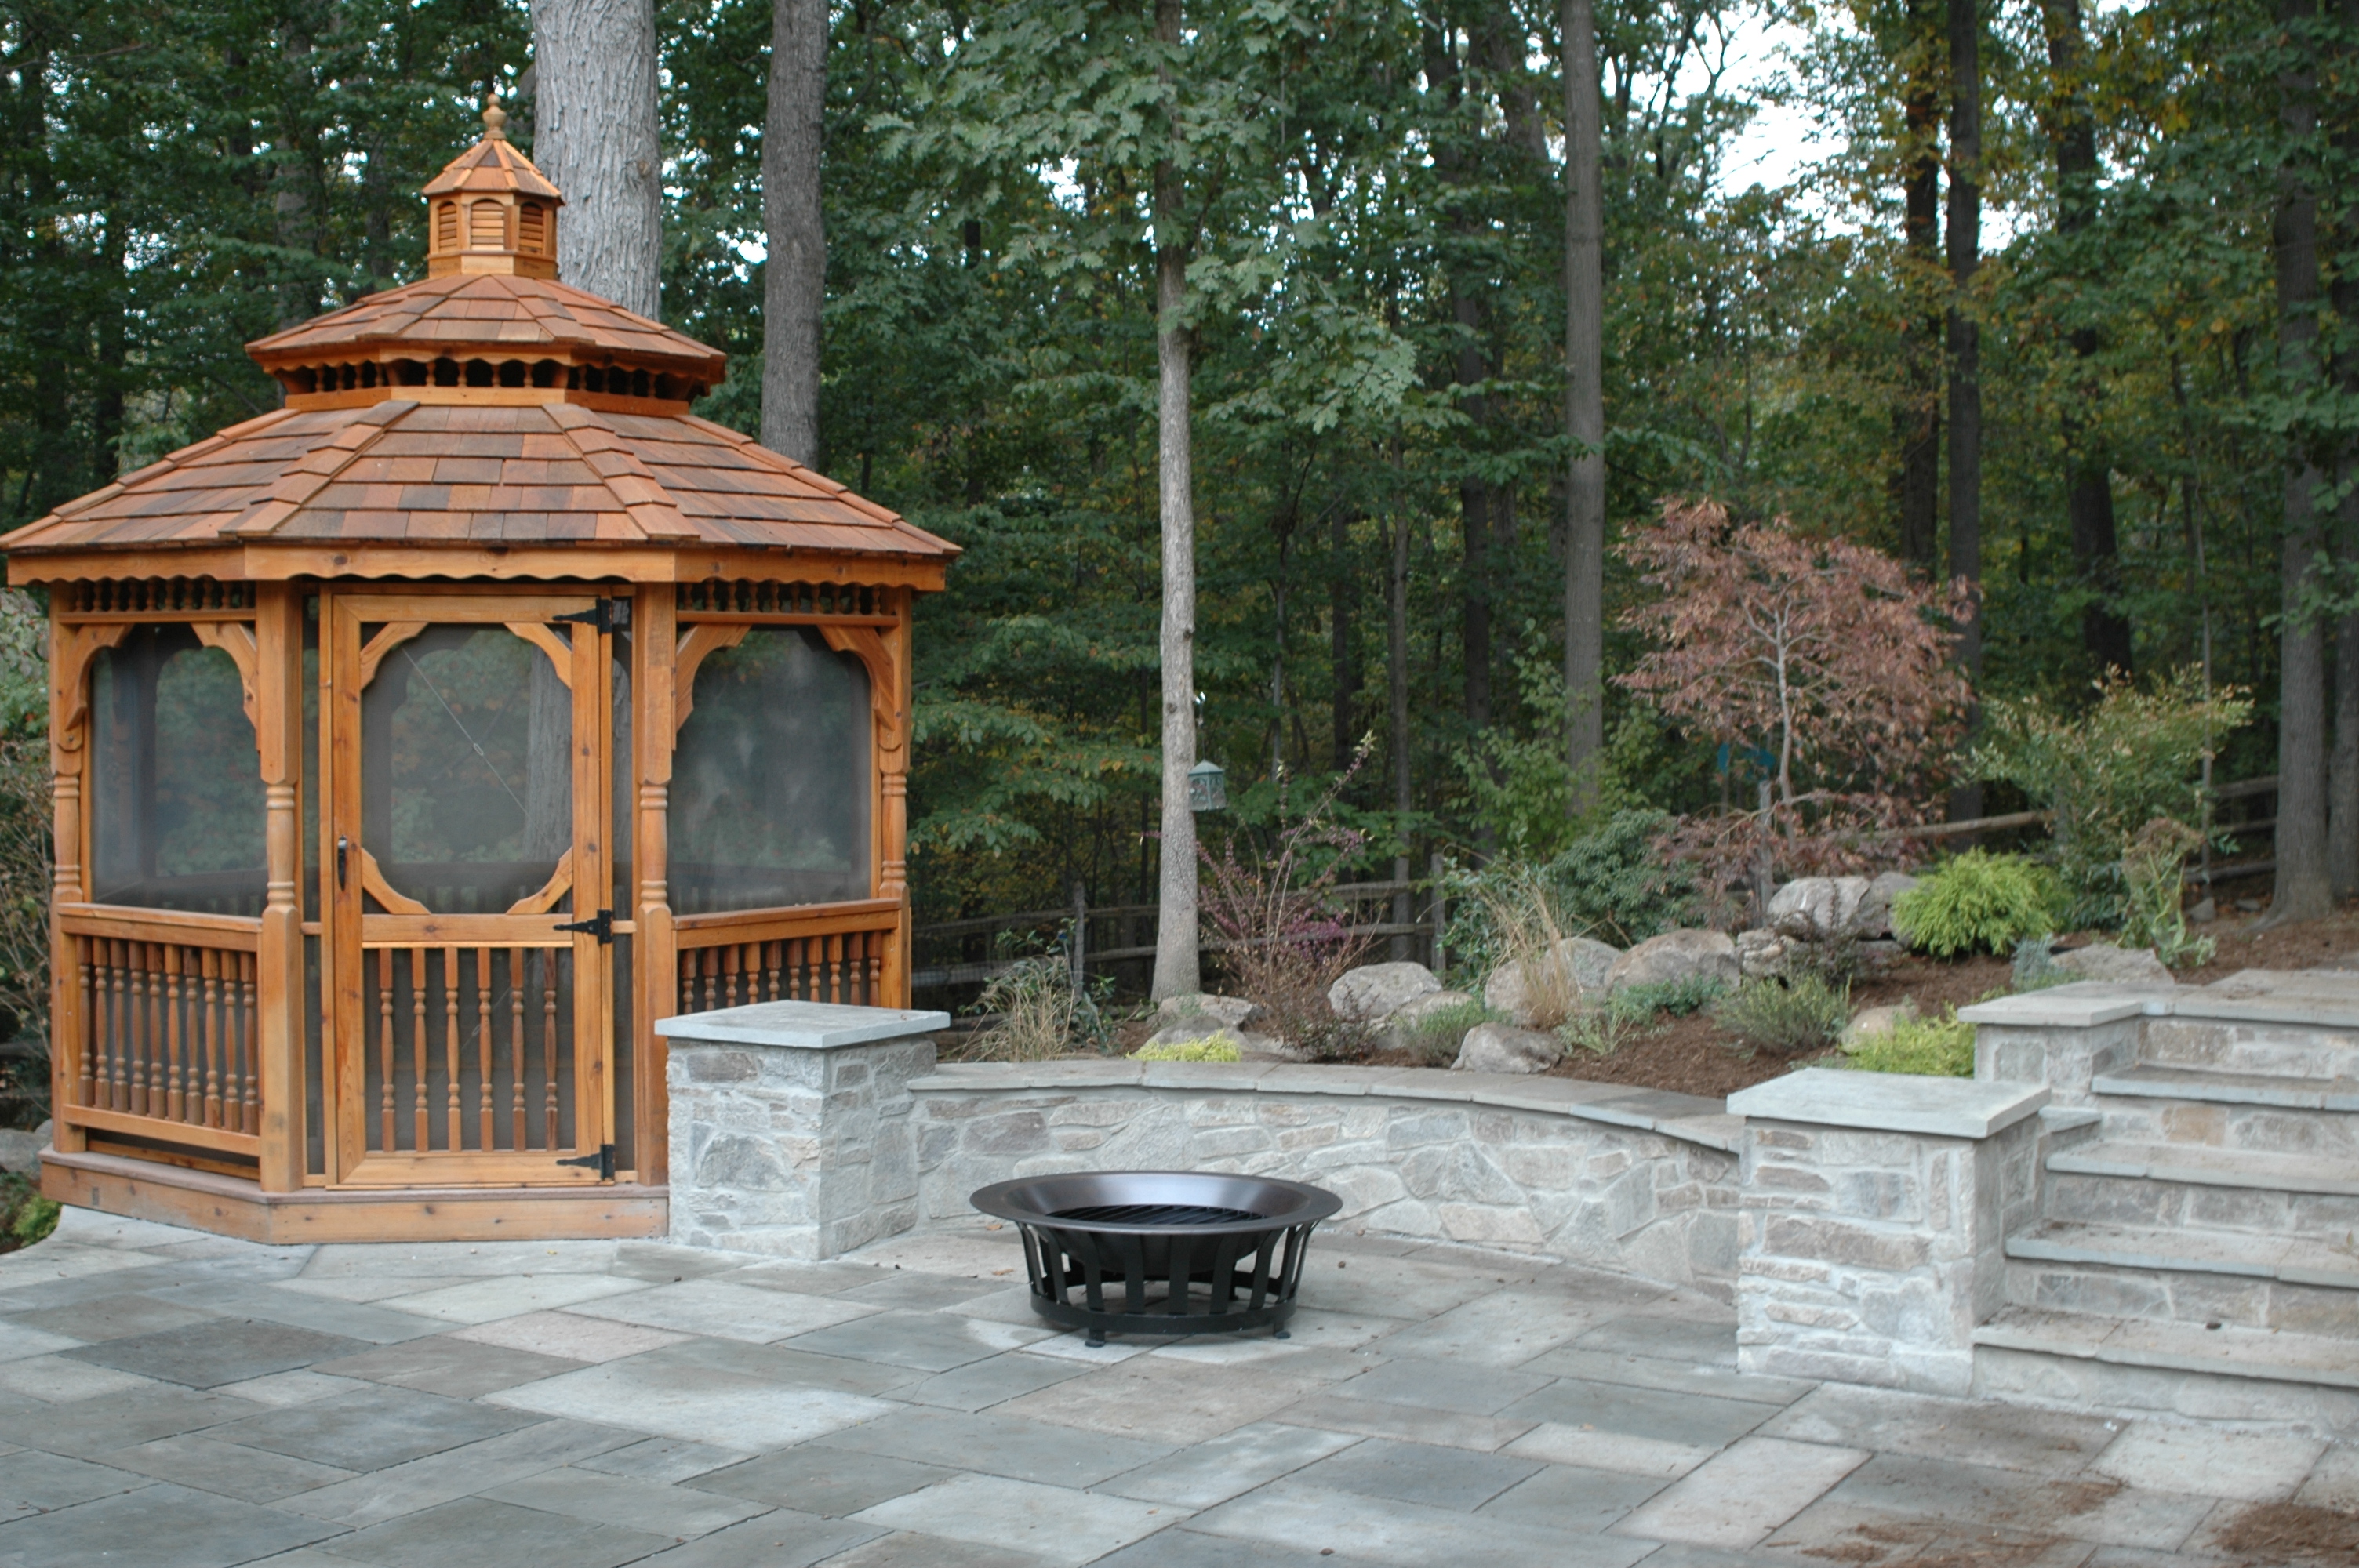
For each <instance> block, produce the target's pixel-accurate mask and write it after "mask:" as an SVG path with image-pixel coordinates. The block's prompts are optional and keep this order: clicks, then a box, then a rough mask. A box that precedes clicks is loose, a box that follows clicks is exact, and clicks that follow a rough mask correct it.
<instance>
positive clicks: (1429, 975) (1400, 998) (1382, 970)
mask: <svg viewBox="0 0 2359 1568" xmlns="http://www.w3.org/2000/svg"><path fill="white" fill-rule="evenodd" d="M1440 989H1441V982H1440V980H1437V979H1434V978H1433V971H1432V970H1431V969H1429V968H1426V967H1425V966H1424V965H1423V964H1363V965H1361V966H1360V967H1359V968H1356V969H1347V970H1345V971H1344V974H1343V979H1339V980H1337V981H1336V982H1335V983H1334V984H1333V985H1332V986H1329V987H1328V988H1327V1006H1328V1007H1329V1009H1330V1010H1332V1011H1333V1012H1334V1014H1335V1016H1336V1017H1338V1018H1340V1019H1342V1020H1343V1022H1346V1023H1378V1022H1383V1021H1384V1020H1386V1019H1387V1018H1390V1017H1391V1016H1392V1015H1393V1014H1394V1013H1396V1012H1398V1011H1400V1010H1401V1009H1402V1008H1404V1007H1406V1006H1408V1004H1409V1003H1410V1002H1412V1001H1415V1000H1417V999H1418V998H1419V997H1424V996H1431V995H1433V994H1434V993H1435V992H1436V991H1439V990H1440Z"/></svg>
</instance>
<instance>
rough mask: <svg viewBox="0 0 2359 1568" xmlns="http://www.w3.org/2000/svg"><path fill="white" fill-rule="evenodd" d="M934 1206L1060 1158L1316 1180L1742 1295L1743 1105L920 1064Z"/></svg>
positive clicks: (1361, 1203)
mask: <svg viewBox="0 0 2359 1568" xmlns="http://www.w3.org/2000/svg"><path fill="white" fill-rule="evenodd" d="M909 1091H910V1095H911V1098H912V1099H913V1101H914V1102H915V1110H914V1113H913V1116H912V1124H911V1129H910V1131H911V1136H912V1138H913V1140H914V1142H915V1144H916V1148H917V1162H918V1206H919V1215H920V1218H921V1221H922V1222H932V1223H951V1222H955V1221H958V1220H961V1219H962V1218H964V1217H967V1216H969V1215H971V1214H972V1213H973V1210H972V1209H971V1208H970V1207H969V1206H968V1203H967V1195H968V1194H970V1193H972V1192H973V1191H974V1190H975V1189H976V1188H977V1187H981V1186H984V1185H987V1184H990V1183H993V1182H999V1181H1006V1180H1008V1179H1010V1178H1011V1177H1016V1176H1027V1175H1038V1174H1044V1173H1051V1172H1058V1171H1087V1170H1189V1171H1237V1172H1244V1173H1251V1174H1255V1175H1270V1176H1281V1177H1287V1178H1290V1179H1293V1180H1298V1181H1305V1182H1313V1183H1316V1184H1318V1185H1320V1186H1322V1187H1325V1188H1327V1189H1328V1190H1329V1191H1331V1192H1333V1193H1335V1194H1336V1195H1339V1196H1341V1197H1342V1198H1343V1213H1342V1215H1341V1216H1340V1217H1338V1218H1337V1220H1336V1221H1335V1222H1334V1223H1337V1224H1349V1225H1351V1226H1353V1227H1355V1228H1363V1229H1365V1230H1368V1231H1372V1232H1381V1233H1383V1234H1386V1235H1391V1236H1409V1237H1430V1238H1434V1239H1437V1240H1450V1241H1462V1242H1469V1243H1473V1244H1478V1245H1481V1246H1484V1247H1495V1248H1500V1249H1508V1250H1514V1251H1522V1252H1530V1253H1535V1254H1538V1255H1543V1256H1547V1257H1550V1258H1556V1259H1561V1260H1566V1261H1571V1262H1579V1263H1583V1264H1587V1265H1590V1266H1592V1267H1595V1268H1601V1269H1610V1270H1613V1271H1616V1272H1620V1273H1625V1274H1635V1275H1638V1276H1640V1277H1643V1278H1646V1279H1650V1280H1659V1281H1665V1282H1667V1283H1671V1284H1680V1285H1688V1286H1691V1287H1694V1288H1696V1289H1698V1290H1701V1291H1704V1292H1709V1293H1710V1294H1712V1295H1714V1296H1717V1297H1719V1298H1720V1299H1721V1300H1723V1301H1727V1300H1730V1299H1732V1298H1733V1296H1734V1287H1735V1275H1736V1244H1737V1229H1736V1209H1737V1192H1736V1178H1737V1160H1736V1154H1735V1146H1736V1138H1737V1134H1738V1131H1739V1127H1738V1124H1737V1121H1736V1119H1734V1118H1733V1117H1729V1116H1726V1115H1723V1114H1721V1112H1720V1106H1719V1102H1717V1101H1713V1100H1703V1099H1698V1098H1694V1097H1692V1096H1688V1095H1671V1094H1661V1093H1657V1092H1654V1091H1650V1090H1643V1089H1632V1088H1627V1087H1622V1086H1618V1085H1612V1084H1593V1083H1583V1082H1581V1081H1579V1080H1576V1079H1570V1078H1529V1077H1509V1076H1499V1077H1493V1076H1487V1075H1480V1074H1471V1073H1459V1072H1447V1071H1441V1070H1437V1069H1419V1068H1400V1069H1384V1068H1375V1069H1354V1068H1349V1067H1319V1066H1307V1067H1296V1066H1276V1065H1262V1064H1257V1063H1246V1064H1242V1065H1227V1064H1216V1063H1193V1062H1154V1063H1142V1062H1105V1063H1097V1062H1049V1063H1038V1064H973V1065H963V1064H962V1065H950V1066H945V1067H942V1068H940V1069H939V1070H938V1071H936V1072H935V1073H934V1074H932V1075H931V1076H926V1077H921V1078H918V1079H915V1080H913V1081H912V1082H911V1083H910V1085H909Z"/></svg>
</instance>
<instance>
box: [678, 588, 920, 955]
mask: <svg viewBox="0 0 2359 1568" xmlns="http://www.w3.org/2000/svg"><path fill="white" fill-rule="evenodd" d="M871 733H872V731H871V727H870V719H869V707H868V672H867V670H866V669H865V668H864V666H863V665H861V663H860V661H859V660H858V659H855V658H853V656H852V655H850V654H838V653H836V652H834V651H833V650H832V649H831V648H829V647H828V645H827V643H826V642H825V641H824V640H823V639H822V638H821V636H820V634H819V633H817V632H814V631H811V630H810V629H809V628H807V627H800V626H757V627H756V628H754V629H753V630H752V631H750V632H748V633H746V634H745V641H744V642H743V643H739V644H738V645H737V646H736V647H734V648H723V649H721V650H720V651H718V652H716V653H714V654H710V655H708V656H707V657H706V659H705V661H704V663H703V664H702V665H699V666H698V668H697V672H696V686H695V689H694V706H693V708H691V709H690V713H689V716H688V722H687V723H685V724H683V725H681V726H680V730H679V744H678V747H677V749H676V750H675V751H674V752H673V756H672V785H671V814H670V821H671V893H672V907H673V908H674V909H675V910H677V911H678V912H679V913H680V914H702V913H705V912H707V911H712V910H730V909H771V908H777V907H779V906H781V905H787V904H799V903H837V902H840V901H843V900H845V899H857V898H866V897H868V896H869V870H870V868H869V860H870V849H869V813H870V805H869V797H870V794H871V791H872V788H873V784H872V781H871V769H872V767H873V765H874V763H873V759H872V757H871V755H870V738H871Z"/></svg>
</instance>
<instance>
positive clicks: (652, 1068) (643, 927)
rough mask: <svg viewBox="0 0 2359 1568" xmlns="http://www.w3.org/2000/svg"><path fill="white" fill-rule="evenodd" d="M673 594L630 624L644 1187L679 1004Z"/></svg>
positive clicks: (643, 603) (635, 1090) (644, 605)
mask: <svg viewBox="0 0 2359 1568" xmlns="http://www.w3.org/2000/svg"><path fill="white" fill-rule="evenodd" d="M678 611H679V598H678V595H677V594H676V592H675V590H674V589H673V588H672V585H671V584H669V583H651V584H648V585H647V586H646V587H643V588H641V589H639V591H638V602H637V603H636V605H635V606H633V609H632V619H631V625H632V628H633V631H632V635H631V699H632V701H633V702H634V703H635V704H636V711H635V712H634V713H633V714H632V717H631V749H632V750H633V751H634V752H636V753H637V755H636V757H634V758H633V759H632V765H631V777H632V778H633V779H634V780H635V781H636V786H637V791H638V802H637V808H636V811H634V812H633V814H632V815H633V818H634V827H635V829H636V839H635V842H634V843H633V844H632V847H631V854H632V860H631V864H632V865H633V866H635V867H636V868H637V875H638V883H639V885H638V899H637V907H636V909H635V910H634V911H633V912H632V918H633V919H634V920H635V921H636V923H637V925H638V936H637V939H636V952H635V953H634V954H633V957H634V959H635V968H634V970H633V979H635V980H636V984H635V985H634V986H633V987H632V988H631V989H632V990H633V991H634V992H635V993H636V995H635V996H634V998H633V1000H632V1011H633V1014H634V1017H633V1019H632V1028H631V1064H632V1068H633V1083H632V1092H631V1125H632V1128H633V1130H634V1136H633V1142H634V1143H635V1145H636V1147H635V1149H634V1150H633V1152H632V1165H633V1168H634V1169H635V1170H636V1172H637V1173H638V1179H639V1181H640V1182H641V1184H645V1185H648V1186H659V1185H661V1184H664V1183H665V1182H666V1181H668V1180H669V1177H670V1131H671V1126H670V1116H669V1098H668V1097H667V1095H666V1092H665V1089H664V1069H665V1066H666V1064H667V1063H668V1062H669V1052H668V1051H667V1050H666V1048H665V1045H664V1040H663V1036H661V1035H659V1034H658V1033H656V1031H655V1025H656V1021H657V1020H658V1019H660V1018H669V1017H671V1016H672V1015H673V1014H674V1013H676V1012H678V1011H679V953H678V947H677V943H676V940H675V937H674V935H673V931H672V920H671V914H672V912H671V868H670V860H669V853H668V850H669V844H668V842H667V838H666V835H667V833H668V832H669V827H668V822H669V814H670V809H671V804H670V803H671V754H672V742H673V741H674V740H675V739H676V738H677V735H678V731H679V719H678V716H677V714H676V712H675V706H674V705H675V688H674V676H675V670H674V661H675V659H676V657H677V655H678V651H679V627H678Z"/></svg>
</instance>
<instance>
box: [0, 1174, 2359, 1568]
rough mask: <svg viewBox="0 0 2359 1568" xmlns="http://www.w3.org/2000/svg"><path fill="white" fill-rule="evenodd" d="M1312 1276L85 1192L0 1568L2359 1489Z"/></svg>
mask: <svg viewBox="0 0 2359 1568" xmlns="http://www.w3.org/2000/svg"><path fill="white" fill-rule="evenodd" d="M1311 1264H1312V1267H1311V1269H1310V1272H1309V1274H1308V1275H1307V1277H1306V1283H1305V1285H1304V1287H1303V1289H1304V1303H1305V1305H1304V1307H1303V1310H1302V1311H1301V1312H1300V1313H1299V1314H1297V1316H1296V1318H1295V1320H1294V1323H1293V1325H1292V1331H1293V1334H1292V1337H1291V1338H1289V1339H1287V1340H1277V1339H1273V1338H1271V1337H1269V1336H1263V1335H1255V1336H1241V1337H1229V1336H1200V1337H1197V1338H1193V1339H1180V1340H1177V1341H1174V1340H1168V1339H1163V1338H1150V1337H1141V1338H1124V1337H1119V1336H1118V1337H1117V1338H1116V1339H1114V1341H1113V1342H1111V1343H1109V1344H1106V1345H1104V1346H1095V1347H1093V1346H1088V1345H1087V1344H1086V1343H1084V1341H1083V1338H1082V1336H1080V1335H1078V1334H1072V1333H1065V1332H1052V1331H1051V1330H1050V1329H1049V1327H1048V1326H1047V1325H1043V1324H1041V1323H1040V1321H1039V1320H1038V1317H1037V1316H1036V1315H1035V1314H1033V1313H1032V1311H1031V1309H1030V1305H1029V1303H1028V1299H1027V1295H1026V1292H1025V1290H1024V1287H1023V1284H1022V1279H1023V1275H1022V1260H1021V1257H1020V1255H1019V1254H1018V1252H1017V1250H1016V1242H1015V1238H1014V1235H1013V1233H1012V1232H1009V1231H1007V1230H1006V1229H1005V1228H1004V1227H1003V1228H1002V1229H1000V1230H997V1231H993V1230H990V1229H988V1228H987V1227H984V1226H982V1225H980V1224H978V1225H975V1226H972V1227H963V1228H960V1227H952V1228H950V1229H946V1230H938V1231H932V1232H927V1233H923V1234H919V1235H913V1236H908V1237H901V1238H894V1239H893V1240H890V1241H887V1242H884V1243H880V1244H878V1245H876V1246H875V1247H872V1248H870V1249H865V1250H864V1251H863V1252H861V1253H858V1254H854V1255H853V1256H852V1257H850V1258H845V1259H839V1260H834V1261H832V1262H828V1263H821V1264H806V1263H795V1262H789V1261H781V1260H766V1259H756V1258H749V1257H745V1256H740V1255H734V1254H728V1253H717V1252H707V1251H692V1250H684V1249H673V1248H670V1247H667V1246H664V1245H662V1244H659V1243H653V1242H612V1241H607V1242H553V1243H535V1242H503V1243H473V1244H471V1243H437V1244H422V1245H421V1244H404V1243H396V1244H386V1245H381V1246H366V1245H359V1244H337V1245H333V1246H319V1247H277V1248H263V1247H255V1246H251V1245H249V1244H247V1243H244V1242H239V1241H236V1240H234V1239H232V1238H222V1237H209V1236H203V1235H201V1234H198V1233H195V1232H190V1231H185V1230H179V1229H175V1228H173V1227H168V1226H157V1225H148V1224H145V1223H143V1222H117V1221H113V1220H108V1219H105V1218H104V1217H96V1216H91V1215H89V1214H87V1212H86V1211H79V1210H71V1211H69V1213H68V1217H67V1222H66V1224H65V1225H64V1226H63V1227H62V1228H61V1231H60V1235H59V1236H58V1237H57V1238H53V1239H52V1240H50V1241H48V1242H44V1243H42V1244H41V1245H39V1246H38V1247H35V1248H30V1249H26V1250H25V1251H23V1252H20V1253H17V1254H14V1255H12V1256H10V1257H8V1258H5V1259H0V1568H18V1565H20V1564H22V1565H26V1568H31V1565H35V1564H38V1568H50V1565H51V1564H68V1565H71V1564H76V1563H98V1562H102V1561H103V1562H105V1563H109V1564H118V1563H135V1564H137V1563H150V1564H154V1565H156V1568H242V1565H244V1564H246V1563H265V1562H270V1563H275V1568H353V1564H355V1563H378V1564H382V1565H384V1568H424V1565H425V1564H428V1563H445V1562H451V1563H465V1564H468V1565H469V1568H478V1565H481V1564H485V1563H506V1562H512V1561H514V1562H541V1561H550V1562H561V1563H565V1564H566V1565H567V1568H577V1565H582V1564H588V1565H592V1568H599V1565H603V1564H615V1565H618V1568H619V1565H620V1564H623V1563H632V1564H635V1565H636V1564H648V1565H653V1564H661V1565H663V1568H809V1565H821V1564H823V1565H825V1568H1043V1565H1046V1564H1050V1563H1056V1564H1065V1563H1076V1564H1077V1563H1086V1562H1097V1563H1105V1564H1108V1565H1109V1568H1215V1565H1217V1568H1279V1565H1281V1564H1284V1565H1289V1568H1290V1565H1294V1564H1302V1565H1305V1568H1308V1565H1310V1564H1314V1563H1315V1564H1318V1565H1319V1568H1329V1565H1331V1564H1332V1568H1416V1565H1419V1564H1429V1563H1430V1564H1441V1563H1448V1564H1450V1565H1451V1568H1458V1565H1459V1564H1462V1563H1468V1562H1481V1563H1484V1564H1485V1565H1486V1568H1491V1565H1497V1568H1516V1565H1518V1564H1523V1563H1533V1564H1546V1565H1547V1568H1630V1565H1631V1564H1633V1563H1638V1562H1640V1561H1641V1560H1643V1561H1644V1562H1645V1563H1647V1568H1772V1565H1777V1568H1793V1565H1794V1564H1795V1563H1798V1562H1811V1561H1821V1560H1823V1561H1840V1562H1848V1563H1858V1564H1860V1565H1861V1568H1878V1565H1880V1564H1883V1563H1899V1562H1902V1561H1904V1560H1908V1559H1911V1558H1915V1559H1917V1560H1920V1561H1950V1560H1954V1561H1958V1562H1983V1561H1990V1562H1993V1563H1999V1562H2004V1563H2007V1564H2008V1565H2009V1568H2190V1565H2192V1564H2194V1563H2201V1562H2203V1561H2205V1560H2206V1559H2207V1555H2208V1556H2212V1557H2216V1556H2217V1555H2218V1553H2217V1552H2216V1551H2215V1549H2217V1548H2219V1547H2220V1545H2221V1542H2222V1540H2223V1532H2225V1531H2228V1530H2233V1529H2234V1526H2235V1522H2236V1520H2237V1519H2240V1518H2241V1517H2242V1515H2243V1513H2244V1511H2245V1510H2246V1509H2249V1508H2251V1507H2254V1506H2256V1504H2259V1503H2263V1502H2273V1501H2277V1500H2282V1499H2286V1498H2293V1499H2295V1500H2297V1501H2299V1502H2301V1503H2305V1504H2310V1505H2311V1506H2316V1507H2321V1508H2341V1509H2350V1508H2354V1507H2359V1457H2354V1448H2353V1447H2352V1446H2350V1445H2330V1444H2325V1443H2323V1442H2321V1441H2319V1440H2316V1439H2313V1438H2311V1437H2308V1436H2304V1435H2301V1434H2300V1433H2298V1432H2293V1431H2288V1430H2278V1431H2250V1430H2244V1431H2230V1430H2226V1429H2222V1428H2213V1427H2205V1426H2201V1425H2195V1424H2190V1423H2184V1422H2168V1421H2156V1420H2140V1421H2127V1420H2114V1421H2107V1420H2105V1419H2104V1418H2102V1417H2091V1416H2087V1415H2068V1414H2057V1413H2053V1412H2047V1411H2033V1410H2025V1409H2019V1408H2016V1407H2010V1406H2006V1405H2002V1404H1997V1403H1994V1402H1988V1401H1973V1400H1940V1399H1932V1398H1928V1397H1920V1396H1914V1395H1903V1394H1895V1393H1888V1392H1882V1391H1877V1390H1858V1389H1849V1388H1841V1387H1833V1386H1827V1387H1820V1386H1817V1385H1812V1384H1810V1383H1808V1382H1804V1381H1800V1380H1798V1379H1777V1378H1755V1377H1746V1376H1744V1375H1742V1374H1740V1373H1738V1372H1737V1371H1736V1370H1735V1369H1734V1360H1735V1336H1734V1314H1732V1313H1731V1312H1730V1311H1729V1310H1728V1309H1727V1308H1726V1307H1725V1306H1723V1305H1721V1304H1719V1303H1713V1302H1711V1301H1709V1300H1706V1299H1704V1298H1702V1297H1701V1296H1698V1295H1695V1294H1692V1293H1689V1292H1680V1291H1675V1290H1672V1289H1670V1288H1669V1287H1666V1286H1662V1285H1656V1284H1649V1283H1647V1282H1646V1281H1633V1280H1627V1279H1620V1278H1615V1277H1612V1276H1607V1275H1601V1274H1594V1273H1590V1272H1586V1271H1581V1270H1577V1269H1571V1268H1564V1267H1560V1266H1556V1265H1551V1264H1547V1263H1544V1262H1540V1261H1537V1260H1530V1259H1522V1258H1506V1257H1502V1256H1499V1255H1496V1254H1491V1253H1484V1252H1481V1251H1475V1250H1470V1249H1457V1248H1450V1247H1443V1246H1432V1245H1427V1244H1423V1243H1418V1242H1414V1241H1408V1240H1403V1239H1399V1238H1376V1237H1359V1236H1355V1235H1352V1234H1350V1233H1349V1232H1348V1231H1343V1232H1340V1233H1322V1234H1321V1238H1320V1239H1319V1241H1318V1243H1317V1245H1316V1247H1315V1248H1314V1249H1313V1251H1312V1254H1311ZM194 1385H209V1386H194ZM10 1513H14V1514H15V1515H16V1517H15V1518H14V1519H7V1518H6V1516H7V1515H8V1514H10ZM159 1520H160V1521H164V1522H163V1523H162V1524H161V1525H160V1526H159V1523H158V1521H159ZM1322 1552H1326V1553H1329V1554H1328V1555H1322V1554H1321V1553H1322Z"/></svg>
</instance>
